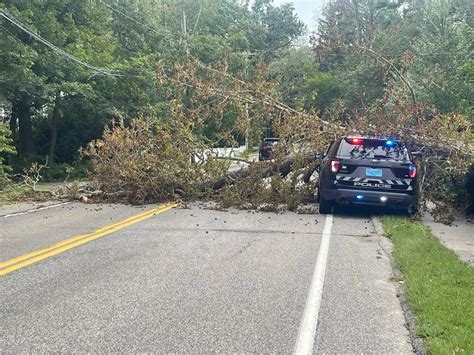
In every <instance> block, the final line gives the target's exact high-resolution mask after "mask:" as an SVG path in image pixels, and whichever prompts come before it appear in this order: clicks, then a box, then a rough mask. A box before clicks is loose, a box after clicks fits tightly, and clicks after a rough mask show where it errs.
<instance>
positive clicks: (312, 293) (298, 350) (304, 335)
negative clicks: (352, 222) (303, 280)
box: [294, 214, 333, 355]
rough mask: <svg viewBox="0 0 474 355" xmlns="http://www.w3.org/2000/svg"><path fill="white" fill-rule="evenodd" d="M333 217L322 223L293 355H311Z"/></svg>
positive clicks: (329, 215) (329, 216)
mask: <svg viewBox="0 0 474 355" xmlns="http://www.w3.org/2000/svg"><path fill="white" fill-rule="evenodd" d="M332 221H333V215H332V214H328V215H327V216H326V221H325V223H324V229H323V236H322V239H321V245H320V246H319V252H318V257H317V259H316V265H315V267H314V272H313V279H312V280H311V286H310V289H309V293H308V298H307V300H306V306H305V309H304V313H303V318H302V319H301V324H300V328H299V331H298V338H297V339H296V344H295V349H294V354H298V355H300V354H312V352H313V345H314V337H315V335H316V328H317V326H318V316H319V308H320V306H321V298H322V296H323V287H324V277H325V274H326V263H327V259H328V253H329V242H330V240H331V229H332Z"/></svg>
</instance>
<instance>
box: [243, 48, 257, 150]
mask: <svg viewBox="0 0 474 355" xmlns="http://www.w3.org/2000/svg"><path fill="white" fill-rule="evenodd" d="M254 55H255V54H254V53H250V52H247V53H246V55H245V80H246V81H247V80H248V66H249V59H250V58H251V57H253V56H254ZM245 116H246V118H247V129H246V130H245V150H246V151H247V152H250V150H251V149H252V147H251V142H250V113H249V103H248V102H247V101H246V102H245Z"/></svg>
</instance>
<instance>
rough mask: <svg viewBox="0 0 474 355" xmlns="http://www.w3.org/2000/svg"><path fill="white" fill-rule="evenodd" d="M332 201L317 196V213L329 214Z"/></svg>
mask: <svg viewBox="0 0 474 355" xmlns="http://www.w3.org/2000/svg"><path fill="white" fill-rule="evenodd" d="M332 208H333V205H332V202H331V201H328V200H326V199H325V198H324V197H322V196H321V195H320V196H319V214H329V213H332Z"/></svg>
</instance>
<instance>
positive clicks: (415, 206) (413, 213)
mask: <svg viewBox="0 0 474 355" xmlns="http://www.w3.org/2000/svg"><path fill="white" fill-rule="evenodd" d="M417 213H418V203H414V204H412V205H410V206H408V209H407V214H408V216H409V217H414V216H416V214H417Z"/></svg>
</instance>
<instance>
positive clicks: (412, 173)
mask: <svg viewBox="0 0 474 355" xmlns="http://www.w3.org/2000/svg"><path fill="white" fill-rule="evenodd" d="M416 170H417V168H416V165H410V166H409V167H408V176H410V177H411V178H414V177H415V176H416Z"/></svg>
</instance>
